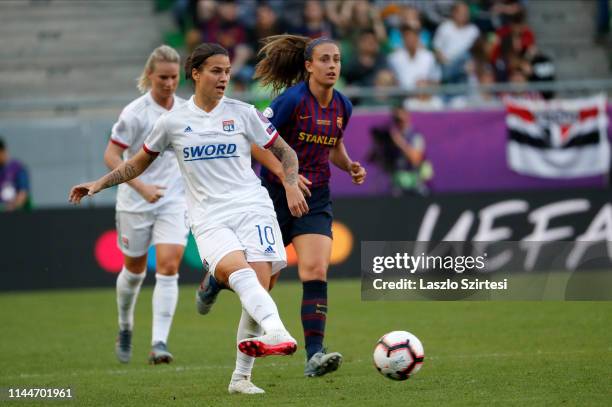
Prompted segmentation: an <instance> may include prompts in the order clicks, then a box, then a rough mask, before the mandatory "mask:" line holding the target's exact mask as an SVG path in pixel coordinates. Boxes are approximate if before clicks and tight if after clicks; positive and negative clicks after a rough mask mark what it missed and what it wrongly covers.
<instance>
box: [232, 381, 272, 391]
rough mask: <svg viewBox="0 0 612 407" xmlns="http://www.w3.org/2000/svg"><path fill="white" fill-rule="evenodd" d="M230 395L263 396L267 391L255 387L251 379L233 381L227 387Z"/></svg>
mask: <svg viewBox="0 0 612 407" xmlns="http://www.w3.org/2000/svg"><path fill="white" fill-rule="evenodd" d="M227 391H228V392H229V394H263V393H265V391H264V390H263V389H260V388H259V387H257V386H255V385H254V384H253V382H252V381H250V380H249V379H242V380H232V381H231V382H230V384H229V386H227Z"/></svg>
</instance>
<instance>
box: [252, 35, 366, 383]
mask: <svg viewBox="0 0 612 407" xmlns="http://www.w3.org/2000/svg"><path fill="white" fill-rule="evenodd" d="M260 56H262V57H263V58H262V59H261V60H260V62H259V63H258V64H257V67H256V73H255V78H256V79H260V80H261V82H262V84H264V85H271V86H272V88H273V89H274V90H275V91H279V90H281V89H283V88H285V89H286V90H285V91H284V92H283V93H282V94H280V95H279V96H278V97H277V98H276V99H275V100H274V101H273V102H272V104H271V105H270V107H269V108H267V109H266V110H264V113H263V114H264V116H266V117H267V118H268V119H269V120H270V121H271V122H272V124H273V125H274V127H276V129H277V130H278V132H279V134H280V136H281V137H283V138H284V139H285V141H286V142H287V144H289V145H290V146H291V147H292V148H293V149H294V150H295V152H296V153H297V155H298V160H299V163H300V169H299V174H300V176H301V186H300V187H301V188H302V190H303V191H304V193H305V195H306V196H307V200H306V201H307V203H308V207H309V212H308V213H307V214H306V215H303V216H302V217H301V218H296V217H294V216H292V215H291V213H290V212H289V210H288V207H287V200H286V198H285V190H284V188H283V184H284V181H283V179H282V174H283V171H282V168H281V165H280V162H278V160H277V159H276V158H275V157H274V155H273V154H268V152H267V151H265V150H263V149H258V148H256V147H254V148H253V150H254V151H253V157H254V158H255V159H257V160H258V161H259V162H261V163H262V164H264V168H263V170H262V178H263V183H264V186H265V187H266V188H267V189H268V192H269V193H270V196H271V198H272V201H273V202H274V208H275V210H276V215H277V218H278V222H279V225H280V226H281V231H282V234H283V240H284V243H285V245H289V244H290V243H293V246H294V248H295V251H296V254H297V257H298V274H299V277H300V280H301V281H302V284H303V296H302V308H301V316H302V326H303V328H304V338H305V342H306V353H307V355H306V357H307V361H306V368H305V369H304V374H305V375H306V376H309V377H313V376H322V375H324V374H326V373H330V372H333V371H335V370H336V369H337V368H338V367H339V366H340V364H341V362H342V355H341V354H340V353H338V352H331V353H326V350H325V349H324V348H323V339H324V336H325V322H326V315H327V269H328V267H329V262H330V256H331V247H332V230H331V227H332V221H333V214H332V205H331V199H330V193H329V180H330V167H329V163H330V162H331V163H332V164H334V165H335V166H336V167H338V168H340V169H342V170H344V171H346V172H347V173H348V174H349V175H350V176H351V177H352V179H353V182H354V183H355V184H362V183H363V182H364V180H365V176H366V171H365V169H364V168H363V167H362V166H361V165H360V164H359V163H358V162H355V161H352V160H351V159H350V157H349V156H348V154H347V152H346V149H345V147H344V143H343V138H344V130H345V129H346V126H347V124H348V122H349V119H350V117H351V113H352V105H351V102H350V101H349V100H348V99H347V98H346V97H345V96H344V95H343V94H342V93H340V92H338V91H337V90H335V89H334V85H335V84H336V81H337V80H338V77H339V76H340V48H339V47H338V45H337V44H336V43H335V42H334V41H333V40H331V39H329V38H317V39H314V40H312V39H310V38H307V37H300V36H295V35H278V36H273V37H269V38H268V39H267V40H266V41H265V45H264V46H263V48H262V49H261V51H260ZM306 186H309V187H310V188H309V189H308V188H306Z"/></svg>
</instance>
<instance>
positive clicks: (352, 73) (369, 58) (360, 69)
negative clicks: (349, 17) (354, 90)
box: [342, 29, 387, 86]
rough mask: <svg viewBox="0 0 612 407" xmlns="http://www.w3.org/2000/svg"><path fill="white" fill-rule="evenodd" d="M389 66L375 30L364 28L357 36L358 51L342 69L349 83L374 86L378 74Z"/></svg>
mask: <svg viewBox="0 0 612 407" xmlns="http://www.w3.org/2000/svg"><path fill="white" fill-rule="evenodd" d="M386 67H387V61H386V58H385V56H384V55H382V53H381V52H380V44H379V42H378V39H377V37H376V34H375V33H374V31H373V30H367V29H366V30H363V31H362V32H361V33H360V34H359V36H358V37H357V52H356V54H355V55H353V57H352V58H351V59H350V60H349V61H348V62H347V63H346V65H345V67H344V68H343V69H342V73H343V76H344V78H345V79H346V82H347V84H349V85H356V86H374V81H375V79H376V74H377V73H378V71H380V70H381V69H384V68H386Z"/></svg>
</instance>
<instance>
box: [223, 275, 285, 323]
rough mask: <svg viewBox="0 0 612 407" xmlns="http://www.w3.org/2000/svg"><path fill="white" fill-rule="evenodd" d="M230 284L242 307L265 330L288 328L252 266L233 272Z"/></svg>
mask: <svg viewBox="0 0 612 407" xmlns="http://www.w3.org/2000/svg"><path fill="white" fill-rule="evenodd" d="M228 280H229V286H230V287H231V288H232V290H234V291H235V292H236V294H238V297H239V298H240V302H241V303H242V307H243V308H244V309H245V310H246V311H247V312H248V313H249V315H250V316H251V317H252V318H253V319H254V320H255V322H257V323H258V324H259V325H260V326H261V327H262V328H263V330H264V332H266V333H267V332H270V331H275V330H286V329H285V326H284V325H283V322H282V321H281V319H280V316H279V315H278V309H277V308H276V304H275V303H274V300H273V299H272V297H270V294H269V293H268V292H267V291H266V289H265V288H263V287H262V286H261V284H260V283H259V280H258V279H257V275H256V274H255V270H253V269H251V268H247V269H242V270H238V271H235V272H233V273H232V274H230V276H229V279H228Z"/></svg>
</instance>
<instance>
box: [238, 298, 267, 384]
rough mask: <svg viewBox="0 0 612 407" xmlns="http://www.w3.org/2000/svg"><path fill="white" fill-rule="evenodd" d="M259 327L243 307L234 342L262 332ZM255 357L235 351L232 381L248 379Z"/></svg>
mask: <svg viewBox="0 0 612 407" xmlns="http://www.w3.org/2000/svg"><path fill="white" fill-rule="evenodd" d="M262 333H263V332H262V329H261V327H260V326H259V325H258V324H257V322H255V320H253V318H251V316H250V315H249V313H248V312H246V310H245V309H244V308H243V309H242V315H241V316H240V322H239V323H238V332H236V342H240V341H241V340H243V339H247V338H253V337H255V336H260V335H261V334H262ZM254 362H255V358H254V357H252V356H248V355H245V354H244V353H242V352H240V351H239V350H237V351H236V369H235V370H234V373H233V374H232V381H238V380H243V379H247V380H248V379H249V378H250V376H251V371H252V370H253V363H254Z"/></svg>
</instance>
